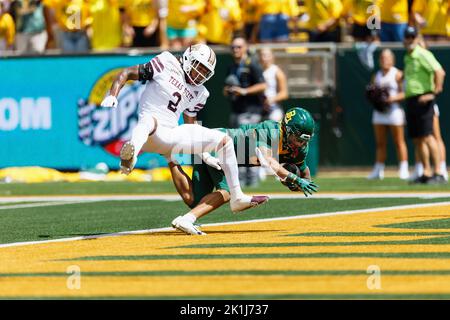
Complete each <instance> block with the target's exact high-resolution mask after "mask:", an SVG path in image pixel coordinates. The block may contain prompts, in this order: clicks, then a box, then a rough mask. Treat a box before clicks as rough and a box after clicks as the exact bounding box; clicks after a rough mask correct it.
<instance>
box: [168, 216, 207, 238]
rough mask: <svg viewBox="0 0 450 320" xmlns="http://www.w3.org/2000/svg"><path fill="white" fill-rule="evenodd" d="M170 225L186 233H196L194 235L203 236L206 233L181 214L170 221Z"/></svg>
mask: <svg viewBox="0 0 450 320" xmlns="http://www.w3.org/2000/svg"><path fill="white" fill-rule="evenodd" d="M172 227H173V228H175V229H178V230H180V231H183V232H184V233H186V234H191V235H196V236H204V235H206V233H204V232H203V231H201V230H200V229H199V228H197V227H196V226H194V224H193V223H192V222H190V221H189V220H187V219H186V218H184V217H183V216H179V217H177V218H175V219H174V220H173V221H172Z"/></svg>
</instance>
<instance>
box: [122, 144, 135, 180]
mask: <svg viewBox="0 0 450 320" xmlns="http://www.w3.org/2000/svg"><path fill="white" fill-rule="evenodd" d="M136 162H137V156H136V155H135V152H134V145H133V144H132V143H131V142H130V141H128V142H125V143H124V145H123V146H122V149H120V172H121V173H123V174H126V175H129V174H130V173H131V171H133V169H134V166H135V164H136Z"/></svg>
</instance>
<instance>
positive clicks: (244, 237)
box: [0, 205, 450, 297]
mask: <svg viewBox="0 0 450 320" xmlns="http://www.w3.org/2000/svg"><path fill="white" fill-rule="evenodd" d="M448 218H450V205H443V206H436V205H433V206H430V207H423V206H422V207H420V208H409V209H401V210H400V209H396V210H391V211H386V210H385V211H376V210H374V211H373V212H370V213H357V214H350V215H336V216H327V217H317V218H313V217H312V218H307V219H291V220H279V221H266V222H256V223H245V224H234V225H224V226H209V227H204V228H203V229H204V231H205V232H207V233H208V236H205V237H193V236H185V235H183V234H181V233H179V232H173V231H170V232H160V233H156V234H151V235H128V236H119V237H105V238H100V239H94V240H82V241H73V242H61V243H45V244H36V245H29V246H19V247H7V248H0V261H1V263H0V297H23V296H27V297H30V296H35V297H45V296H58V297H70V296H83V297H95V296H102V297H105V296H111V297H112V296H121V297H123V296H128V295H129V296H142V297H145V296H149V297H151V296H196V295H198V296H208V295H214V296H220V295H240V294H247V295H261V294H450V273H447V274H446V273H445V271H449V270H450V258H449V257H450V245H449V244H448V242H447V243H442V244H423V243H422V244H414V243H413V244H410V243H407V242H406V243H405V241H415V240H423V239H432V238H440V237H444V236H445V235H422V233H425V232H430V233H431V232H436V233H437V232H441V233H442V232H445V231H449V232H450V230H448V229H400V228H387V227H377V226H379V225H386V224H399V223H406V222H418V221H426V220H434V219H448ZM339 232H345V233H350V232H353V233H355V234H354V235H352V236H349V235H347V236H345V235H336V236H334V235H331V236H330V233H339ZM304 233H314V234H313V235H307V236H288V235H293V234H304ZM367 233H378V234H375V235H370V234H367ZM390 233H395V235H389V234H390ZM403 233H404V235H403ZM320 234H322V236H321V235H320ZM323 235H327V236H323ZM386 241H388V243H389V244H384V243H383V242H386ZM389 241H390V242H389ZM402 241H403V242H402ZM351 242H358V243H361V242H367V243H368V244H367V245H361V244H358V245H351ZM395 242H399V243H400V244H394V243H395ZM239 243H243V244H251V243H254V244H257V245H258V246H257V247H237V246H232V247H214V248H205V247H197V248H195V247H194V248H183V246H188V245H210V244H215V245H221V244H239ZM283 243H291V244H292V243H295V244H297V245H292V246H277V245H278V244H283ZM369 243H370V244H369ZM264 244H271V245H272V246H271V247H267V246H264ZM336 244H338V245H336ZM339 244H341V245H339ZM433 253H442V256H440V255H436V256H435V257H431V256H430V254H433ZM202 254H203V255H210V256H211V255H212V256H215V255H225V256H222V257H221V259H201V257H200V258H199V256H198V255H202ZM277 254H279V255H281V256H280V257H276V256H270V255H277ZM366 254H371V256H365V255H366ZM383 254H391V256H389V257H383V256H382V255H383ZM402 254H404V255H406V256H408V255H409V258H405V257H404V256H402ZM179 255H183V256H185V257H187V258H188V259H178V257H179ZM226 255H232V256H231V257H230V258H226ZM239 255H245V256H244V257H242V256H239ZM255 255H268V256H266V257H268V258H261V256H257V257H258V258H252V257H255ZM289 255H297V257H291V256H289ZM308 255H312V256H308ZM314 255H323V256H322V257H317V256H314ZM326 255H331V256H329V257H327V256H326ZM333 255H334V256H333ZM342 255H344V256H342ZM345 255H348V256H345ZM102 256H103V257H104V256H109V257H110V258H108V259H106V260H95V259H99V257H102ZM142 256H147V257H148V258H145V259H143V258H142ZM155 256H156V257H157V256H165V257H166V258H165V259H155ZM81 257H88V258H89V257H91V259H94V260H85V259H80V258H81ZM120 257H123V258H120ZM189 257H190V258H189ZM233 257H234V258H233ZM236 257H238V258H236ZM373 265H375V266H377V267H379V269H380V272H381V278H380V279H381V289H374V288H372V289H369V288H368V286H367V281H368V280H370V278H369V277H370V276H372V275H371V274H367V273H366V271H367V269H368V268H369V266H373ZM71 266H76V267H79V268H80V271H81V278H80V284H81V287H80V289H73V290H71V289H69V288H68V287H67V283H68V280H69V281H70V278H68V277H69V276H70V274H67V275H66V274H65V273H66V272H67V270H68V268H69V267H71ZM265 270H270V271H273V272H274V273H273V274H271V275H264V274H246V273H245V272H246V271H251V272H256V271H260V272H262V271H265ZM168 271H170V272H177V271H190V272H193V273H191V274H188V275H180V274H176V273H174V274H173V275H171V274H167V273H165V274H164V275H162V276H159V275H157V274H156V275H155V274H154V273H152V272H162V273H164V272H168ZM217 271H219V272H220V271H223V272H224V274H223V275H221V274H208V272H217ZM229 271H236V272H243V274H226V272H229ZM288 271H293V272H300V273H299V274H295V273H289V272H288ZM318 271H320V272H323V274H314V273H311V274H306V275H305V274H302V273H301V272H318ZM337 271H341V272H344V274H333V272H337ZM351 271H360V273H352V272H351ZM406 271H410V272H411V271H420V272H423V271H425V272H434V273H431V274H425V275H420V274H414V273H413V274H407V273H406ZM91 272H118V275H116V276H113V275H108V274H103V275H95V274H92V273H91ZM127 272H148V273H146V274H140V275H139V274H138V275H134V276H130V275H129V274H127ZM277 272H279V273H277ZM345 272H349V273H348V274H345ZM393 272H397V274H393ZM49 273H50V275H49ZM83 273H85V275H83ZM90 273H91V274H90ZM39 274H40V275H39Z"/></svg>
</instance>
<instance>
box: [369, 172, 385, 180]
mask: <svg viewBox="0 0 450 320" xmlns="http://www.w3.org/2000/svg"><path fill="white" fill-rule="evenodd" d="M367 179H368V180H383V179H384V171H373V172H372V173H371V174H370V175H369V176H368V177H367Z"/></svg>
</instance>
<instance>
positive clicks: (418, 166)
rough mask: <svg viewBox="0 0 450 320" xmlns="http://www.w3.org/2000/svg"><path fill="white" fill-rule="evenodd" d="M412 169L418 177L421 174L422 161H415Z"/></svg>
mask: <svg viewBox="0 0 450 320" xmlns="http://www.w3.org/2000/svg"><path fill="white" fill-rule="evenodd" d="M414 171H415V172H416V174H417V176H418V177H421V176H422V175H423V163H422V162H417V163H416V165H415V166H414Z"/></svg>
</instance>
